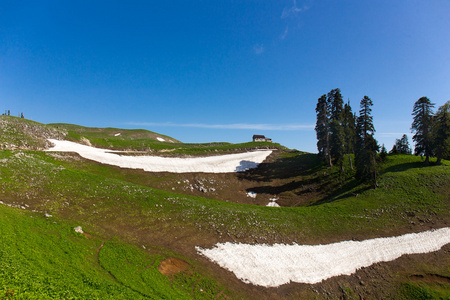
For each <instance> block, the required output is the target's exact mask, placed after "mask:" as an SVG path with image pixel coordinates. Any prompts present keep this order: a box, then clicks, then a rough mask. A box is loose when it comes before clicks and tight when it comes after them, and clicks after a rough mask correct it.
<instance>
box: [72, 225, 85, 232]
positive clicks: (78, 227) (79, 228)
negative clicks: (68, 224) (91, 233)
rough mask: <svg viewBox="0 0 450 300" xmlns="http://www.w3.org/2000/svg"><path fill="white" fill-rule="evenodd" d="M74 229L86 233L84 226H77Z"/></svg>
mask: <svg viewBox="0 0 450 300" xmlns="http://www.w3.org/2000/svg"><path fill="white" fill-rule="evenodd" d="M73 230H74V231H75V232H78V233H84V231H83V228H81V226H77V227H75V228H74V229H73Z"/></svg>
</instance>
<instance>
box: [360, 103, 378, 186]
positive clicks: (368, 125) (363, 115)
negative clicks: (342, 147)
mask: <svg viewBox="0 0 450 300" xmlns="http://www.w3.org/2000/svg"><path fill="white" fill-rule="evenodd" d="M372 105H373V102H372V100H371V99H370V98H369V97H367V96H364V98H363V99H362V100H361V103H360V110H359V117H358V119H357V135H356V137H357V138H356V139H357V142H356V153H355V162H356V176H357V177H359V178H360V179H362V180H370V181H371V182H372V184H373V185H374V186H375V187H376V186H377V175H378V174H377V161H376V155H377V152H378V150H379V148H380V146H378V143H377V141H376V140H375V138H374V137H373V135H374V133H375V127H374V125H373V117H372V115H371V112H372V108H371V107H372Z"/></svg>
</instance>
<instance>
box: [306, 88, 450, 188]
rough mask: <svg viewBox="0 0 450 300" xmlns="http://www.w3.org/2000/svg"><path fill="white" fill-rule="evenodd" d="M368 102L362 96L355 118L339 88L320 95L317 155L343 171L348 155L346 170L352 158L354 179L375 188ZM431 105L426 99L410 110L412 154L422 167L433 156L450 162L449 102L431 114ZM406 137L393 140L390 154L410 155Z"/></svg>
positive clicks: (375, 145)
mask: <svg viewBox="0 0 450 300" xmlns="http://www.w3.org/2000/svg"><path fill="white" fill-rule="evenodd" d="M372 106H373V102H372V100H371V99H370V98H369V97H367V96H364V97H363V99H362V100H361V102H360V110H359V116H356V114H353V113H352V108H351V107H350V102H349V101H348V102H347V103H345V104H344V101H343V99H342V94H341V91H340V89H334V90H331V91H330V92H329V93H328V94H324V95H322V96H321V97H320V98H319V99H318V101H317V106H316V115H317V122H316V127H315V130H316V135H317V149H318V151H319V156H320V157H321V158H322V160H323V161H324V162H326V163H327V164H328V165H329V166H330V167H332V166H333V165H338V166H340V170H341V172H343V171H344V159H345V157H346V156H348V158H349V161H350V167H351V168H352V169H353V166H352V159H351V155H352V154H353V155H354V157H355V159H354V161H355V167H356V177H357V178H359V179H362V180H369V181H371V182H372V183H373V184H374V185H375V186H376V181H377V153H378V151H379V150H380V146H379V145H378V142H377V140H376V139H375V138H374V133H375V127H374V125H373V117H372V114H371V113H372V108H371V107H372ZM433 107H434V104H433V103H431V101H430V99H428V98H427V97H422V98H420V99H419V100H417V101H416V102H415V104H414V108H413V113H412V115H413V123H412V126H411V130H412V132H413V133H414V136H413V141H414V142H415V148H414V154H415V155H424V156H425V164H428V163H429V157H431V156H436V157H437V163H438V164H440V162H441V159H442V158H445V159H450V101H447V103H445V104H444V105H443V106H441V107H440V108H439V109H438V111H437V112H436V113H435V114H434V113H433ZM411 152H412V151H411V148H410V146H409V143H408V137H407V135H406V134H404V135H403V137H402V138H401V139H397V140H396V143H395V145H394V146H393V148H392V150H391V151H390V153H402V154H411ZM386 154H387V153H386V148H385V147H384V145H383V147H382V149H381V155H382V156H385V155H386Z"/></svg>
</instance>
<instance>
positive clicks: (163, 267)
mask: <svg viewBox="0 0 450 300" xmlns="http://www.w3.org/2000/svg"><path fill="white" fill-rule="evenodd" d="M187 269H189V264H188V263H187V262H185V261H184V260H181V259H179V258H175V257H169V258H167V259H165V260H163V261H162V262H161V263H160V264H159V266H158V271H159V272H161V274H163V275H166V276H171V275H175V274H178V273H180V272H183V271H186V270H187Z"/></svg>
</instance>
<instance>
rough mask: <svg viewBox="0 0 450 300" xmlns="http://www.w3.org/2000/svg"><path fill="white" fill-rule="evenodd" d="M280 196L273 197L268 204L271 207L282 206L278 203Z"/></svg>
mask: <svg viewBox="0 0 450 300" xmlns="http://www.w3.org/2000/svg"><path fill="white" fill-rule="evenodd" d="M278 199H279V198H278V197H273V198H270V199H269V203H268V204H267V205H266V206H270V207H280V205H279V204H278V203H277V200H278Z"/></svg>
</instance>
